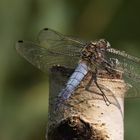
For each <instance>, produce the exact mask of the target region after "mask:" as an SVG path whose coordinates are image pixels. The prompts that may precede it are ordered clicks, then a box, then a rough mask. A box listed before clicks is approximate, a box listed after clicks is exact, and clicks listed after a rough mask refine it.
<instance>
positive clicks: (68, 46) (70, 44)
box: [38, 28, 85, 52]
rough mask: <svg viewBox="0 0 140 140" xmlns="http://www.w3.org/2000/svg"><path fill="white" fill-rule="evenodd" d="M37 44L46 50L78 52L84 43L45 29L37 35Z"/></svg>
mask: <svg viewBox="0 0 140 140" xmlns="http://www.w3.org/2000/svg"><path fill="white" fill-rule="evenodd" d="M38 41H39V44H41V45H42V46H44V47H46V48H51V49H57V51H58V50H59V51H61V50H67V51H74V52H79V49H81V48H82V47H83V46H84V44H85V42H84V41H82V40H79V39H74V38H72V37H68V36H65V35H63V34H61V33H59V32H57V31H54V30H52V29H49V28H45V29H43V30H41V31H40V33H39V34H38Z"/></svg>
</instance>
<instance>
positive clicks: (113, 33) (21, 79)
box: [0, 0, 140, 140]
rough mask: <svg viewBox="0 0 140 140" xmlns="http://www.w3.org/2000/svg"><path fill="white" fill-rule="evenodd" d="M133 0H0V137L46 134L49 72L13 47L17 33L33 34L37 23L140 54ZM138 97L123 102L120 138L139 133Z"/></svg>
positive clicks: (37, 138)
mask: <svg viewBox="0 0 140 140" xmlns="http://www.w3.org/2000/svg"><path fill="white" fill-rule="evenodd" d="M139 26H140V1H138V0H11V1H9V0H1V1H0V140H45V130H46V124H47V108H48V107H47V104H48V80H47V79H48V75H46V74H43V73H42V72H40V71H39V70H37V69H36V68H34V67H33V66H32V65H30V64H29V63H28V62H26V60H24V59H23V58H21V57H20V56H19V55H18V54H17V52H16V50H15V42H16V40H19V39H25V40H35V39H36V35H37V33H38V32H39V30H40V29H42V28H44V27H49V28H53V29H55V30H57V31H59V32H61V33H64V34H68V35H73V36H79V37H81V38H85V39H89V40H94V39H96V38H106V39H108V40H109V41H110V42H111V44H112V46H113V47H115V48H119V49H122V50H126V51H127V52H129V53H130V54H132V55H135V56H138V57H140V27H139ZM139 106H140V100H139V99H133V100H127V101H126V102H125V140H132V139H133V140H136V139H137V140H138V139H140V138H139V137H140V110H139Z"/></svg>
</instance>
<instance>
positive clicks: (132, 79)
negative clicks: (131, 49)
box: [107, 49, 140, 97]
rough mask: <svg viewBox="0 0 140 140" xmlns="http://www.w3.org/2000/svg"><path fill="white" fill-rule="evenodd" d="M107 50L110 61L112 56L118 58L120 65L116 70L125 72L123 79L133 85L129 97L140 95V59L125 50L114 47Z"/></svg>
mask: <svg viewBox="0 0 140 140" xmlns="http://www.w3.org/2000/svg"><path fill="white" fill-rule="evenodd" d="M112 50H113V51H109V52H107V58H108V61H109V59H110V58H115V59H117V60H118V66H117V67H116V68H114V70H116V71H119V72H121V73H122V74H123V79H124V80H125V81H126V82H127V83H128V84H130V85H131V86H132V87H133V90H132V92H129V94H126V96H127V97H140V92H139V91H140V87H139V84H140V59H139V58H137V57H134V56H131V55H129V54H127V53H125V52H123V51H122V52H121V51H119V50H115V49H112Z"/></svg>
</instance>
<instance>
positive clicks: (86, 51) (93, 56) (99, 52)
mask: <svg viewBox="0 0 140 140" xmlns="http://www.w3.org/2000/svg"><path fill="white" fill-rule="evenodd" d="M108 47H110V44H109V43H108V42H107V41H106V40H104V39H100V40H98V41H94V42H90V43H88V44H86V45H85V46H84V48H83V49H82V51H81V57H82V59H83V60H86V61H88V62H89V63H91V64H92V63H95V62H98V63H101V62H102V59H103V58H104V55H105V52H106V50H107V49H108Z"/></svg>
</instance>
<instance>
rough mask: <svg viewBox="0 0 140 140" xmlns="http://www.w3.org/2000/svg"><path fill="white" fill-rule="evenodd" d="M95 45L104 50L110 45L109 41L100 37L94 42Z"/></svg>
mask: <svg viewBox="0 0 140 140" xmlns="http://www.w3.org/2000/svg"><path fill="white" fill-rule="evenodd" d="M96 46H97V47H98V48H99V49H100V50H101V51H106V50H107V49H109V48H110V47H111V45H110V43H109V42H108V41H107V40H105V39H100V40H98V41H97V42H96Z"/></svg>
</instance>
